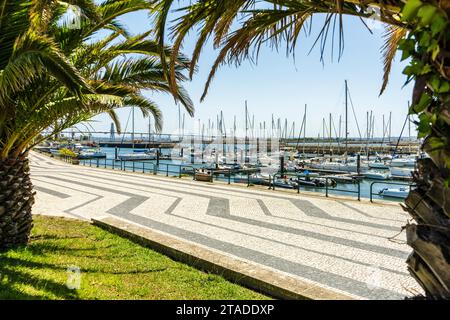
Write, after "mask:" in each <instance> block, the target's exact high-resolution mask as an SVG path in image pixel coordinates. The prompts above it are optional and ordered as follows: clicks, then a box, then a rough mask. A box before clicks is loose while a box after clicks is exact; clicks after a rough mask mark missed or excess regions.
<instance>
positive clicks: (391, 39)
mask: <svg viewBox="0 0 450 320" xmlns="http://www.w3.org/2000/svg"><path fill="white" fill-rule="evenodd" d="M406 34H407V30H406V29H405V28H402V27H398V26H388V27H386V31H385V33H384V35H383V37H384V38H385V42H384V44H383V47H382V48H381V53H382V55H383V65H384V67H383V70H384V73H383V84H382V85H381V90H380V95H382V94H383V92H384V90H385V89H386V87H387V84H388V82H389V74H390V73H391V67H392V62H393V60H394V58H395V54H396V52H397V48H398V44H399V42H400V40H401V39H403V38H404V37H405V36H406Z"/></svg>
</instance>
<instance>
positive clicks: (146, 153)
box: [117, 106, 158, 161]
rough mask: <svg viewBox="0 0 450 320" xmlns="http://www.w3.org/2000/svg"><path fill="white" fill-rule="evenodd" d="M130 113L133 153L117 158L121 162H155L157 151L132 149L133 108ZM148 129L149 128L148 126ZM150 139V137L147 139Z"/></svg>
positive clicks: (132, 139) (132, 138)
mask: <svg viewBox="0 0 450 320" xmlns="http://www.w3.org/2000/svg"><path fill="white" fill-rule="evenodd" d="M131 112H132V120H131V123H132V128H131V141H132V146H133V152H129V153H125V154H119V155H118V156H117V158H118V159H119V160H121V161H144V160H156V159H157V158H158V154H157V153H158V151H157V150H156V149H153V150H152V149H150V150H139V149H134V106H133V107H131ZM149 127H150V126H149ZM149 139H150V137H149Z"/></svg>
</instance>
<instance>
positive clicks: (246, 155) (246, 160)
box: [244, 100, 249, 163]
mask: <svg viewBox="0 0 450 320" xmlns="http://www.w3.org/2000/svg"><path fill="white" fill-rule="evenodd" d="M248 160H249V159H248V109H247V100H245V159H244V162H245V163H248Z"/></svg>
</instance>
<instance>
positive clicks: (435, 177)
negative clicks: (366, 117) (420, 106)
mask: <svg viewBox="0 0 450 320" xmlns="http://www.w3.org/2000/svg"><path fill="white" fill-rule="evenodd" d="M441 55H442V56H441V57H443V59H442V60H441V61H443V65H441V66H439V67H440V68H443V69H440V70H437V69H436V73H437V74H439V72H441V74H442V70H447V72H448V73H449V74H448V76H449V77H450V58H449V57H450V51H449V48H448V43H445V42H442V43H441ZM444 76H445V75H444ZM447 79H448V78H447ZM426 91H428V92H431V91H430V87H429V84H428V79H426V78H425V79H424V78H420V77H419V78H417V79H416V85H415V88H414V97H415V98H414V97H413V100H414V99H415V100H417V97H420V96H421V95H422V93H423V92H426ZM435 101H436V102H435V103H432V104H431V106H430V107H428V108H427V110H425V113H426V114H428V115H432V114H436V115H438V117H437V120H436V121H435V122H434V123H433V124H432V127H431V134H429V135H428V136H427V137H426V139H425V140H424V143H423V145H422V150H423V151H425V152H426V153H427V154H428V155H429V156H430V158H429V159H421V160H419V161H418V166H417V172H416V173H415V175H414V181H415V183H416V184H417V188H416V189H414V190H413V191H411V192H410V194H409V196H408V197H407V199H406V200H405V209H406V210H407V211H408V212H409V214H410V215H411V216H412V218H413V219H414V220H415V223H409V224H408V225H407V226H406V236H407V242H408V245H409V246H411V247H412V248H413V252H412V253H411V254H410V256H409V257H408V259H407V265H408V270H409V272H410V273H411V275H412V276H413V277H414V278H415V279H416V280H417V281H418V283H419V284H420V285H421V286H422V288H423V289H424V291H425V294H426V298H428V299H450V219H449V218H450V188H449V186H448V182H449V178H450V170H449V168H450V165H449V163H448V161H449V159H450V116H449V115H450V102H449V99H448V96H447V97H445V96H444V98H443V99H441V98H440V99H437V100H435ZM437 142H439V143H437ZM446 181H447V182H446Z"/></svg>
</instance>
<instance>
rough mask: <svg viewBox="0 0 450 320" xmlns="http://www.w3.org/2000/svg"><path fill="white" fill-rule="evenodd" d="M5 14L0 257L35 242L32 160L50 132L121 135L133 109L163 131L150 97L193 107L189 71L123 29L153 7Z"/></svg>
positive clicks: (140, 3) (111, 5)
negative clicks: (124, 110) (129, 16)
mask: <svg viewBox="0 0 450 320" xmlns="http://www.w3.org/2000/svg"><path fill="white" fill-rule="evenodd" d="M75 5H76V7H73V6H75ZM0 8H1V10H0V48H2V50H1V51H0V249H5V248H10V247H12V246H16V245H20V244H25V243H27V241H28V238H29V234H30V230H31V228H32V217H31V208H32V205H33V202H34V192H33V187H32V182H31V180H30V176H29V167H28V152H29V150H31V148H32V147H33V146H35V145H36V144H38V143H40V142H41V141H43V140H44V139H46V138H48V136H47V137H44V136H42V135H41V132H42V131H43V130H48V131H50V134H49V136H50V137H51V136H55V135H56V134H58V133H60V132H61V131H62V130H64V129H67V128H69V127H71V126H73V125H75V124H76V123H79V122H81V121H87V120H89V119H90V118H91V117H93V116H95V115H97V114H100V113H103V112H106V113H108V114H109V115H110V116H111V117H112V119H113V121H115V122H116V126H117V128H118V129H119V130H120V123H119V122H118V119H117V116H116V114H115V112H114V110H115V109H116V108H120V107H126V106H136V107H138V108H140V109H141V110H142V112H143V114H144V116H150V115H151V116H153V117H154V119H155V123H156V128H157V129H161V127H162V116H161V112H160V110H159V108H158V106H157V105H156V104H155V103H154V102H153V101H151V100H149V99H148V98H147V97H145V96H144V95H143V91H144V90H153V91H159V92H166V93H170V94H172V95H173V97H174V98H175V99H176V100H177V101H180V102H181V103H182V104H183V105H184V106H185V108H186V109H187V111H188V112H189V113H191V114H192V112H193V105H192V101H191V100H190V98H189V96H188V95H187V93H186V91H185V90H184V89H183V87H181V86H180V85H179V84H178V83H179V82H182V81H183V80H185V79H186V77H185V76H184V75H183V70H185V69H187V68H188V67H189V61H188V60H187V59H186V58H185V57H183V56H182V55H179V54H177V55H173V52H172V50H171V49H170V48H168V47H164V48H159V44H158V43H157V42H155V41H154V40H152V37H151V36H152V32H151V31H150V30H149V31H147V32H144V33H143V34H139V35H130V34H129V33H128V31H127V30H126V28H125V27H124V26H122V25H121V24H120V23H119V21H118V17H120V16H121V15H123V14H126V13H129V12H134V11H137V10H143V9H145V10H149V11H150V12H153V6H152V3H151V1H147V0H108V1H105V2H103V3H101V4H98V5H97V4H95V3H94V2H93V1H89V0H67V1H66V2H62V1H42V0H33V1H29V2H25V3H21V2H20V3H19V1H7V0H0ZM72 8H74V9H76V10H79V13H80V16H79V17H78V18H77V20H76V21H75V22H76V26H75V27H76V28H74V24H73V22H74V21H72V20H68V16H67V15H68V14H70V12H71V10H72ZM69 18H70V16H69ZM99 33H102V34H105V36H103V37H101V36H99ZM161 50H162V51H163V52H164V59H166V60H165V61H164V64H168V63H171V64H174V65H175V67H174V70H175V73H174V74H173V75H174V77H175V78H176V80H175V82H176V84H175V89H173V87H172V90H170V87H169V83H168V81H167V80H166V79H167V78H168V77H167V75H166V72H165V71H164V69H163V63H162V59H161V56H160V53H159V52H160V51H161ZM170 57H175V60H176V61H173V62H174V63H172V61H171V60H170V59H171V58H170Z"/></svg>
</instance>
